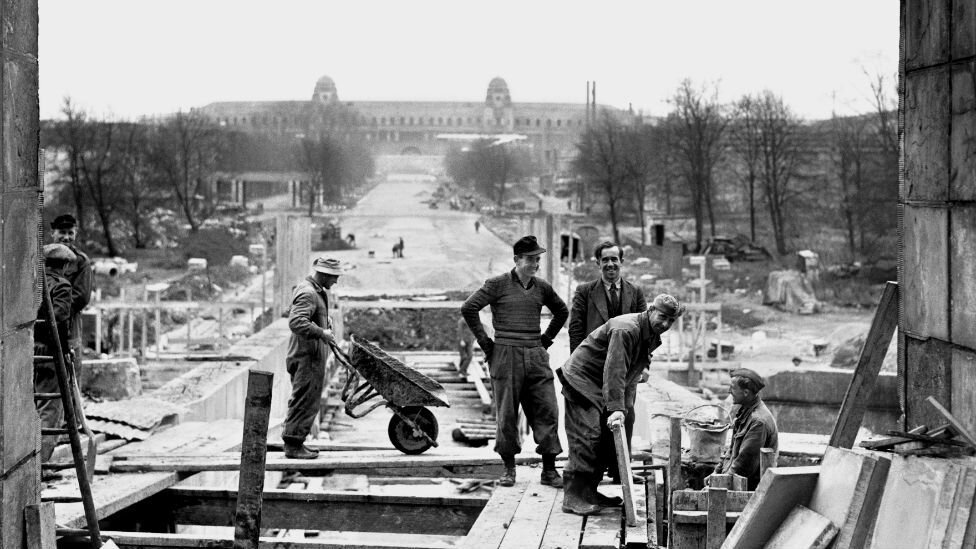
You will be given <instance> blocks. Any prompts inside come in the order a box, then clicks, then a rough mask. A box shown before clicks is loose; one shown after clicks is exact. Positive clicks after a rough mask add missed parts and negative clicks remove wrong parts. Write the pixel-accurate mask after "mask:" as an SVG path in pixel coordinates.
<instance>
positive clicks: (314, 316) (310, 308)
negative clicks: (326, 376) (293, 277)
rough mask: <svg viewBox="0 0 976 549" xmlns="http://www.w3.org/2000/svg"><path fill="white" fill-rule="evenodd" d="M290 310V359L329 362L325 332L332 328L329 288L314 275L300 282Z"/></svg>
mask: <svg viewBox="0 0 976 549" xmlns="http://www.w3.org/2000/svg"><path fill="white" fill-rule="evenodd" d="M293 296H294V297H293V298H292V303H291V308H290V309H289V311H288V328H289V329H291V337H290V338H289V339H288V359H289V361H291V360H301V361H303V362H316V361H323V362H324V361H325V359H326V358H327V357H328V347H327V346H326V343H325V341H324V340H322V332H323V331H325V330H326V329H328V327H329V300H328V297H327V295H326V293H325V290H324V289H323V288H322V287H321V286H319V285H318V284H316V283H315V281H314V280H312V278H311V277H308V278H306V279H305V280H303V281H301V282H299V283H298V285H297V286H296V287H295V291H294V294H293Z"/></svg>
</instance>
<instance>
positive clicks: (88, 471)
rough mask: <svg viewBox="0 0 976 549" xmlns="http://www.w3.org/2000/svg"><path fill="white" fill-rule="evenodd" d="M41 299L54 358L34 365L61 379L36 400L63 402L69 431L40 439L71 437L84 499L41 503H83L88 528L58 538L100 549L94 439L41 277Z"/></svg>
mask: <svg viewBox="0 0 976 549" xmlns="http://www.w3.org/2000/svg"><path fill="white" fill-rule="evenodd" d="M41 297H42V299H43V301H44V303H43V306H42V310H43V311H44V313H45V314H46V317H47V318H44V319H38V321H37V322H38V323H39V324H43V325H46V327H47V329H48V330H49V331H50V336H51V337H50V339H51V341H52V342H53V349H52V350H53V351H54V356H39V355H35V356H34V364H35V365H36V364H51V363H53V364H54V371H55V373H56V375H57V378H58V392H57V393H34V400H35V401H38V400H55V399H61V404H62V406H63V407H64V422H65V425H66V427H63V428H62V427H57V428H54V427H42V428H41V436H42V437H46V436H61V435H68V440H69V441H70V444H71V457H72V462H73V466H74V468H75V474H76V476H77V478H78V491H79V492H80V494H81V496H80V497H78V496H56V497H46V498H45V497H41V501H42V502H44V501H50V502H54V503H76V502H81V503H82V505H83V506H84V509H85V519H86V521H87V523H88V527H87V528H82V529H78V528H57V529H56V531H55V534H56V535H57V536H64V537H87V538H88V539H89V540H90V545H91V547H92V549H99V548H100V547H101V546H102V538H101V533H100V532H99V528H98V517H97V516H96V514H95V502H94V501H93V499H92V491H91V480H92V478H93V475H94V472H95V454H96V448H95V438H94V436H93V435H92V432H91V430H90V429H88V426H87V424H86V421H85V414H84V411H83V410H82V406H81V394H80V391H79V390H78V385H77V381H76V379H75V372H74V365H73V364H72V363H71V359H70V357H67V355H66V354H65V349H63V348H62V347H61V338H60V334H59V333H58V325H57V321H56V320H55V315H54V305H53V304H52V303H51V294H50V293H49V289H48V287H47V282H46V280H45V279H44V277H41ZM79 422H80V424H81V427H82V428H83V429H84V431H85V434H86V435H87V437H88V460H87V461H86V459H85V456H84V454H82V451H81V436H80V435H79ZM41 467H42V468H45V469H60V468H63V465H60V464H42V465H41Z"/></svg>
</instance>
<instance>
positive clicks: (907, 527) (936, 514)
mask: <svg viewBox="0 0 976 549" xmlns="http://www.w3.org/2000/svg"><path fill="white" fill-rule="evenodd" d="M974 499H976V459H972V458H962V459H943V458H933V457H927V456H913V455H908V456H903V455H898V454H887V455H885V454H881V453H866V452H858V451H852V450H845V449H841V448H834V447H831V448H828V449H827V452H826V453H825V454H824V460H823V463H822V464H821V466H819V467H792V468H773V469H769V470H768V471H767V472H766V474H765V475H764V476H763V478H762V480H761V481H760V483H759V486H758V487H757V489H756V492H755V494H754V495H753V497H752V498H750V500H749V502H748V503H747V504H746V506H745V508H744V509H743V510H742V515H741V517H740V518H739V520H738V521H737V522H736V523H735V526H733V527H732V530H731V532H730V533H729V535H728V537H727V538H726V539H725V542H724V543H723V544H722V548H723V549H745V548H757V547H765V548H769V549H807V548H810V549H814V548H818V549H819V548H827V547H830V548H835V549H848V548H856V549H860V548H873V549H900V548H905V549H909V548H911V549H917V548H921V547H939V548H944V549H951V548H957V547H958V548H962V547H974V544H976V513H972V511H973V504H974Z"/></svg>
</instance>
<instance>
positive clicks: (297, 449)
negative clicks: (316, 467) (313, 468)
mask: <svg viewBox="0 0 976 549" xmlns="http://www.w3.org/2000/svg"><path fill="white" fill-rule="evenodd" d="M285 457H286V458H288V459H315V458H317V457H319V451H318V450H312V449H311V448H308V447H307V446H305V444H302V443H299V444H295V443H292V442H286V443H285Z"/></svg>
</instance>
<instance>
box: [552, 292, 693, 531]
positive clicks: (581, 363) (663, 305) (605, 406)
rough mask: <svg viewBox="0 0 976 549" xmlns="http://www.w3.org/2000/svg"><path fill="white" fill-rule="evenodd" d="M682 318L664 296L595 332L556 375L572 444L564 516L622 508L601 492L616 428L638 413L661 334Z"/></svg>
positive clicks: (680, 308) (612, 460)
mask: <svg viewBox="0 0 976 549" xmlns="http://www.w3.org/2000/svg"><path fill="white" fill-rule="evenodd" d="M683 313H684V307H683V306H682V305H681V304H680V303H678V300H677V299H675V298H674V297H672V296H670V295H667V294H660V295H658V296H657V297H655V298H654V300H653V301H652V302H651V305H650V307H648V308H647V310H646V311H643V312H640V313H628V314H624V315H620V316H617V317H614V318H611V319H610V320H608V321H607V322H606V323H605V324H603V325H602V326H600V327H599V328H597V329H596V330H593V332H592V333H590V335H588V336H586V339H584V340H583V342H582V343H580V345H579V347H577V348H576V350H575V351H573V354H572V355H570V357H569V360H568V361H566V364H565V365H564V366H563V367H562V368H560V369H559V370H557V374H558V375H559V379H560V381H561V382H562V385H563V397H564V398H565V400H566V406H565V410H564V419H563V424H564V425H565V427H566V439H567V440H568V442H569V460H568V461H567V463H566V467H565V469H564V475H565V482H566V489H565V490H566V494H565V496H564V497H563V511H564V512H566V513H574V514H577V515H593V514H596V513H599V512H600V510H601V509H602V508H603V507H613V506H616V505H620V503H621V500H620V498H617V497H607V496H605V495H603V494H601V493H600V492H598V491H597V486H598V485H599V484H600V480H602V478H603V472H604V471H605V470H606V469H607V467H608V466H610V465H611V464H612V463H615V462H616V447H615V446H614V443H613V434H612V431H611V426H612V425H613V424H615V423H619V424H620V425H621V426H623V425H624V421H625V419H626V417H627V416H628V415H629V414H631V413H633V409H634V402H635V401H636V399H637V383H638V382H639V380H640V378H641V374H643V373H644V370H645V369H647V368H648V366H649V364H650V357H651V353H652V352H653V351H654V350H655V349H657V348H658V347H660V346H661V334H663V333H664V332H666V331H668V330H669V329H671V326H672V325H673V324H674V322H675V321H676V320H677V319H678V317H679V316H681V315H682V314H683Z"/></svg>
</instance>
